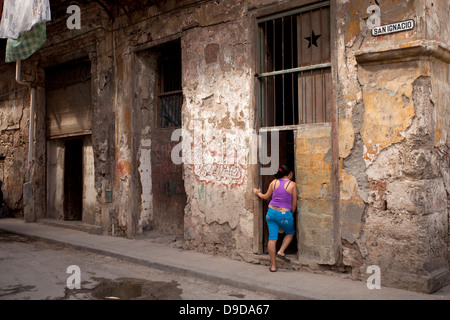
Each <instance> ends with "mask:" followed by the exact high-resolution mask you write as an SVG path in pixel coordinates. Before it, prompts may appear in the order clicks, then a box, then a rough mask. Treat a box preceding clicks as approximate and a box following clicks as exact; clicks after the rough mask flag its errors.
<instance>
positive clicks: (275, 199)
mask: <svg viewBox="0 0 450 320" xmlns="http://www.w3.org/2000/svg"><path fill="white" fill-rule="evenodd" d="M278 181H280V185H279V186H278V187H277V188H276V189H275V190H273V193H272V200H271V201H270V203H269V205H271V206H274V207H281V208H286V209H289V210H292V194H290V193H289V192H287V191H286V189H285V188H284V185H285V184H286V182H288V181H291V180H289V179H287V180H278Z"/></svg>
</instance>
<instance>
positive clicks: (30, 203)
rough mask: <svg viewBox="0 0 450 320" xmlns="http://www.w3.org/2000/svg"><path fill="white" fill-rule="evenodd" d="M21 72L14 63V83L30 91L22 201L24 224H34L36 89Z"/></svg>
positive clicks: (20, 64) (19, 62) (18, 63)
mask: <svg viewBox="0 0 450 320" xmlns="http://www.w3.org/2000/svg"><path fill="white" fill-rule="evenodd" d="M21 71H22V61H20V60H19V61H17V62H16V82H17V83H18V84H20V85H24V86H28V87H29V88H30V89H31V93H30V95H31V96H30V100H31V102H30V131H29V135H28V163H27V182H26V183H25V184H24V185H23V199H24V218H25V222H34V221H35V220H36V216H35V212H34V197H33V184H32V179H33V175H32V174H31V168H32V163H33V145H34V107H35V103H36V88H33V87H32V86H31V84H32V82H31V81H22V80H21V78H20V74H21Z"/></svg>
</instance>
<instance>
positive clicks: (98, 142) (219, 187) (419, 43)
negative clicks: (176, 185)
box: [0, 0, 450, 292]
mask: <svg viewBox="0 0 450 320" xmlns="http://www.w3.org/2000/svg"><path fill="white" fill-rule="evenodd" d="M312 2H314V1H309V0H302V1H295V2H294V1H275V2H274V1H270V0H268V1H260V0H251V1H239V0H232V1H223V2H218V1H201V2H197V1H194V0H188V1H175V0H172V1H165V2H162V3H161V4H159V5H155V6H151V7H149V8H146V9H145V10H142V11H137V12H134V13H132V14H128V15H125V14H118V15H117V16H115V19H114V21H112V20H111V19H110V17H109V16H108V14H107V13H106V12H105V11H104V10H103V9H102V8H101V7H99V6H98V5H96V4H93V3H91V4H83V5H81V10H82V17H83V20H82V29H81V30H68V29H67V28H66V27H65V22H66V19H67V16H66V15H65V13H62V14H61V15H59V16H58V15H57V16H54V21H52V23H51V24H49V26H48V33H49V35H51V36H49V37H48V41H47V43H46V45H45V46H44V48H42V49H41V50H40V51H39V52H38V53H37V54H36V55H34V56H33V57H32V58H31V59H29V60H27V61H26V62H24V65H23V67H24V71H23V75H24V77H25V79H26V80H34V81H35V84H36V85H37V86H38V88H39V90H38V104H37V110H36V139H35V146H36V148H35V153H34V158H35V162H34V166H33V174H34V181H35V182H34V191H35V194H34V197H35V203H36V205H38V209H37V210H36V217H37V218H42V217H54V218H60V217H61V215H60V212H58V211H59V210H60V209H55V210H53V212H45V210H44V208H43V206H44V205H45V204H43V203H42V201H40V199H44V198H45V197H46V196H47V199H48V197H49V196H50V197H52V196H53V197H61V193H60V192H61V189H60V187H59V189H58V185H57V184H55V185H52V186H50V187H49V188H48V191H51V192H50V194H49V193H48V192H47V194H46V191H45V189H44V188H42V186H43V185H44V184H45V183H44V181H45V173H46V170H49V171H50V172H51V171H52V170H53V169H55V170H58V168H57V163H58V161H56V160H55V159H57V158H58V152H56V151H57V150H56V148H51V147H49V148H46V144H47V142H46V137H45V125H44V123H45V91H44V90H43V88H44V87H45V76H44V68H45V67H48V66H53V65H57V64H60V63H64V62H68V61H71V60H74V59H78V58H82V57H88V58H89V60H90V61H91V70H92V79H91V84H92V87H91V93H92V105H93V119H92V120H93V121H92V122H93V123H94V124H95V125H94V126H93V128H92V135H91V139H92V154H90V152H87V153H86V157H87V159H89V161H88V162H90V165H93V172H94V174H93V176H90V180H89V181H88V184H89V185H90V186H91V187H92V186H94V187H95V192H94V193H92V194H86V195H85V199H86V201H87V203H89V206H88V207H89V209H88V210H89V211H90V214H89V219H88V221H87V222H89V223H92V224H96V225H101V226H102V227H103V231H104V233H106V234H112V235H116V236H117V235H120V236H128V237H133V236H135V235H137V234H140V233H143V232H145V231H146V230H148V228H151V227H152V223H153V222H154V218H155V216H154V212H153V200H154V197H156V195H157V192H156V191H157V190H154V189H153V185H152V178H153V173H152V155H153V154H154V151H155V148H156V147H157V146H156V144H155V143H154V139H153V136H152V129H153V127H154V125H155V124H154V123H155V113H154V109H155V108H156V98H155V87H156V85H157V59H156V54H155V51H154V50H153V49H154V48H156V46H158V45H160V44H163V43H165V42H168V41H173V40H176V39H179V40H180V41H181V51H182V76H183V94H184V104H183V125H182V128H183V130H184V137H183V139H184V138H186V139H187V141H188V145H189V146H190V147H191V148H190V149H191V150H192V154H191V156H192V157H191V158H190V161H189V160H188V161H187V162H186V163H184V165H183V172H182V174H183V176H184V182H185V189H186V195H187V200H186V207H185V209H184V226H183V228H184V238H185V240H186V246H187V247H188V248H193V249H197V250H203V251H206V252H214V253H219V254H225V255H229V256H232V257H235V258H243V259H246V260H247V261H252V260H253V259H254V256H253V255H252V253H253V252H256V251H258V250H259V249H258V250H257V249H256V247H257V246H258V242H259V241H260V239H256V238H257V237H260V236H261V235H260V234H259V233H258V232H259V231H258V227H257V226H258V224H259V223H260V222H258V221H256V219H258V217H259V215H258V212H256V211H255V210H257V209H258V205H257V204H256V202H257V201H258V200H255V198H254V196H253V194H252V192H251V190H252V188H253V187H254V186H256V184H257V183H256V181H258V177H259V171H258V170H257V168H256V169H255V166H252V165H251V164H250V163H249V149H250V144H251V138H252V132H253V131H252V130H253V129H255V122H254V117H255V114H254V110H255V108H256V107H255V105H256V102H255V88H256V85H255V77H254V73H255V72H256V50H257V47H256V29H255V27H256V25H255V23H256V20H255V18H256V17H260V16H264V15H266V14H273V13H276V12H281V11H284V10H287V9H291V8H294V7H298V6H301V5H304V4H309V3H312ZM377 2H378V4H379V6H378V7H379V8H380V21H381V23H382V24H386V23H391V22H396V21H400V20H406V19H414V20H415V21H416V27H415V29H414V30H413V31H408V32H400V33H396V34H392V35H387V36H380V37H372V36H371V34H370V30H369V28H368V22H369V21H372V19H373V14H374V13H373V12H371V11H370V12H368V11H367V9H368V7H369V6H371V5H375V4H376V2H375V1H373V0H336V1H332V11H331V12H332V13H333V12H334V13H335V16H333V17H332V24H331V25H332V27H331V30H332V33H333V34H332V39H334V43H332V45H331V48H332V50H333V52H332V62H333V67H332V72H333V77H334V78H335V80H336V82H335V83H334V95H335V97H334V98H335V104H336V108H337V112H338V117H339V121H338V130H337V132H338V136H337V137H336V136H333V134H335V132H333V128H331V130H330V128H329V127H327V125H325V126H324V127H321V126H319V127H318V128H317V130H318V131H316V130H313V131H310V132H308V134H310V135H311V136H306V131H305V132H303V131H302V130H299V132H298V133H297V137H296V138H297V143H298V146H301V145H303V149H302V148H299V147H298V148H297V150H296V151H297V159H296V161H297V165H298V168H302V169H303V171H306V172H308V171H307V168H313V169H314V170H315V171H314V170H313V171H311V172H310V173H311V174H308V175H305V176H303V177H302V179H303V180H302V179H300V180H299V195H300V203H299V212H300V211H301V212H303V213H304V215H303V216H301V217H300V219H299V226H300V227H301V228H300V234H299V237H300V240H301V246H300V247H299V258H300V259H299V263H300V264H305V265H308V264H309V261H308V259H310V258H311V257H312V259H311V261H312V262H311V264H312V263H319V264H323V265H328V266H330V265H331V266H338V267H340V268H341V267H344V270H345V269H349V270H351V272H352V275H353V277H354V278H357V279H364V278H365V277H366V269H367V266H369V265H372V264H376V265H379V266H380V268H381V277H382V283H383V285H393V286H399V287H404V288H409V289H414V290H420V291H427V292H429V291H433V290H435V289H436V288H438V287H439V286H441V285H442V284H443V283H444V279H445V276H446V273H447V272H448V257H449V255H448V243H449V240H448V225H449V220H448V219H449V215H448V212H449V211H448V206H449V203H450V180H449V179H450V178H449V176H450V174H449V169H448V168H449V147H450V142H449V141H450V140H449V137H450V115H449V95H448V92H449V67H448V63H449V58H448V57H449V50H448V39H449V28H450V26H449V25H448V23H446V22H447V21H448V20H449V17H448V14H449V13H448V12H449V10H448V9H449V8H448V2H447V3H446V1H431V0H415V1H413V0H409V1H403V0H393V1H383V0H378V1H377ZM114 12H115V11H114ZM0 73H1V78H0V79H1V80H0V94H2V93H3V92H12V91H14V88H19V87H18V86H17V85H15V84H14V66H13V65H2V66H0ZM6 79H7V80H6ZM14 101H16V102H18V105H19V106H20V107H19V108H17V104H16V108H14ZM28 108H29V92H28V90H23V91H20V92H17V96H16V99H15V100H14V99H13V98H12V97H11V95H9V96H8V97H7V98H0V113H2V117H1V122H0V131H1V136H0V154H5V155H6V156H7V160H6V163H5V182H4V185H3V187H2V190H3V192H4V194H5V199H6V202H7V204H8V206H9V207H10V208H11V209H13V210H15V211H17V212H21V210H22V209H23V199H22V198H23V196H22V184H23V182H24V181H25V170H26V163H25V161H26V160H25V159H26V151H27V144H28V142H27V141H28V117H29V116H28V113H29V109H28ZM321 130H325V131H326V133H325V135H324V133H323V132H322V131H321ZM302 134H305V135H303V136H302ZM315 134H317V136H315ZM327 134H328V136H330V135H331V137H332V139H331V140H330V139H327V138H326V136H327ZM318 137H320V139H319V140H318V142H320V143H318V144H316V141H315V139H316V138H318ZM189 139H190V140H189ZM333 139H334V140H333ZM336 139H337V140H338V143H339V155H338V156H339V201H338V202H336V196H337V195H336V194H332V193H333V188H332V184H333V183H334V182H333V179H334V178H335V177H334V176H333V175H332V173H330V175H328V173H329V169H330V166H331V163H332V162H333V161H336V160H337V159H336V158H334V159H333V158H332V154H330V150H331V149H330V148H331V145H332V143H333V141H336ZM300 142H303V144H301V143H300ZM309 147H313V148H315V152H316V153H317V154H316V156H317V157H318V159H319V160H321V161H324V162H323V166H318V164H319V162H311V161H310V160H307V158H305V157H304V156H305V155H308V156H311V155H310V154H309V153H308V152H307V151H308V148H309ZM46 150H47V151H46ZM53 151H55V152H53ZM152 152H153V154H152ZM331 153H332V152H331ZM59 156H61V155H59ZM153 160H154V159H153ZM55 161H56V162H55ZM308 161H309V162H308ZM54 165H56V167H54ZM46 167H47V168H46ZM86 170H88V171H89V172H90V173H92V168H86ZM330 170H331V169H330ZM316 173H317V174H318V176H317V177H316V176H315V175H316ZM319 173H320V175H319ZM56 175H57V173H56V171H55V176H56ZM299 176H300V174H297V177H299ZM318 177H320V179H318ZM55 179H56V178H55ZM328 182H330V183H329V184H328ZM53 192H54V193H53ZM322 205H323V206H322ZM50 211H51V210H50ZM336 212H338V213H339V217H340V224H338V223H336V222H337V221H333V220H332V219H333V217H335V216H334V214H335V213H336ZM255 221H256V222H255ZM336 235H340V238H341V239H340V240H341V242H342V244H337V243H335V240H336ZM445 241H447V243H446V242H445ZM341 247H342V252H338V251H336V249H339V248H341ZM340 270H343V269H342V268H341V269H340Z"/></svg>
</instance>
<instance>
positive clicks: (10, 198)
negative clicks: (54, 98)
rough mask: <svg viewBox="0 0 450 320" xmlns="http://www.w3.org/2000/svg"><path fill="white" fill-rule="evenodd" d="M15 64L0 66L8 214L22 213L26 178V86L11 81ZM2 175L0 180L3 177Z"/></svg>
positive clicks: (0, 145)
mask: <svg viewBox="0 0 450 320" xmlns="http://www.w3.org/2000/svg"><path fill="white" fill-rule="evenodd" d="M15 74H16V72H15V65H12V64H10V65H3V66H1V67H0V79H2V81H1V84H0V96H1V97H0V154H1V155H4V156H6V159H5V162H4V163H3V164H0V166H2V167H3V168H2V171H1V172H2V176H0V179H1V180H2V182H3V185H2V192H3V197H4V202H5V204H6V206H7V207H8V209H9V211H10V214H18V215H22V214H23V197H22V187H23V183H24V182H25V180H26V170H27V154H28V153H27V151H28V143H27V141H28V140H27V137H28V128H29V127H28V123H29V121H28V120H29V114H30V111H29V110H30V108H29V106H30V90H29V89H28V88H26V87H24V86H20V85H18V84H16V83H15V81H14V79H15ZM3 179H4V180H3Z"/></svg>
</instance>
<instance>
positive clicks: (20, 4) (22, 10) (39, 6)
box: [0, 0, 51, 39]
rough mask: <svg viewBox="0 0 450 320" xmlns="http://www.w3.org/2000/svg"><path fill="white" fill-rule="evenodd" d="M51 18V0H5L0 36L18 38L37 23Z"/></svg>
mask: <svg viewBox="0 0 450 320" xmlns="http://www.w3.org/2000/svg"><path fill="white" fill-rule="evenodd" d="M50 20H51V14H50V0H4V4H3V13H2V20H1V24H0V38H8V39H17V38H19V35H20V34H21V33H23V32H26V31H29V30H31V28H32V27H33V26H34V25H35V24H37V23H40V22H44V21H50Z"/></svg>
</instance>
